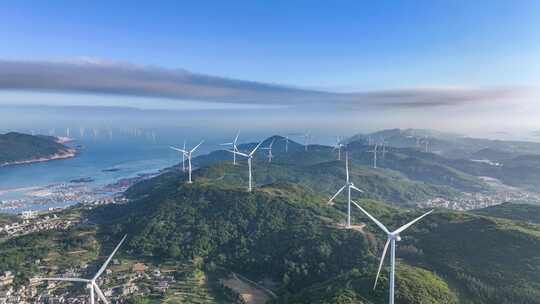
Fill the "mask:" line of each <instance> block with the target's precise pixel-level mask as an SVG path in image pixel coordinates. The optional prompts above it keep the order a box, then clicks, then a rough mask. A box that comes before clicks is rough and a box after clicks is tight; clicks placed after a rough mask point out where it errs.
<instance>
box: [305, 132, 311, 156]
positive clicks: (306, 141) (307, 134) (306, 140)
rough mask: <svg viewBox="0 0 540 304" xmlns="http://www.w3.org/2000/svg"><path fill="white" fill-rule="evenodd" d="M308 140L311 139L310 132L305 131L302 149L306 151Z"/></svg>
mask: <svg viewBox="0 0 540 304" xmlns="http://www.w3.org/2000/svg"><path fill="white" fill-rule="evenodd" d="M310 140H311V132H310V131H307V132H306V134H304V149H305V150H306V151H307V150H308V146H309V141H310Z"/></svg>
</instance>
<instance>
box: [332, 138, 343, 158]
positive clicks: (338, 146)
mask: <svg viewBox="0 0 540 304" xmlns="http://www.w3.org/2000/svg"><path fill="white" fill-rule="evenodd" d="M344 146H345V145H343V144H342V143H341V136H338V137H337V138H336V144H335V146H334V148H333V149H332V151H335V150H337V151H338V156H337V159H338V160H341V148H343V147H344Z"/></svg>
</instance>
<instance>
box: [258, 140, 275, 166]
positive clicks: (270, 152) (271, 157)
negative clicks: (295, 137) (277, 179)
mask: <svg viewBox="0 0 540 304" xmlns="http://www.w3.org/2000/svg"><path fill="white" fill-rule="evenodd" d="M275 140H276V139H275V138H273V139H272V141H271V142H270V145H268V147H265V148H261V149H263V150H268V155H267V156H268V162H269V163H271V162H272V159H273V158H274V154H272V146H273V145H274V141H275Z"/></svg>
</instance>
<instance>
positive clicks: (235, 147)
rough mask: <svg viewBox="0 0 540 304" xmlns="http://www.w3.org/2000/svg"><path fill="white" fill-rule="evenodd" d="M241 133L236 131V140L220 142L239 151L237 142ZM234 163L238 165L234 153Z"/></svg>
mask: <svg viewBox="0 0 540 304" xmlns="http://www.w3.org/2000/svg"><path fill="white" fill-rule="evenodd" d="M239 135H240V131H238V132H236V136H235V137H234V140H233V141H232V142H228V143H223V144H220V146H232V150H233V151H236V152H238V147H237V146H236V142H237V141H238V136H239ZM233 165H236V154H234V153H233Z"/></svg>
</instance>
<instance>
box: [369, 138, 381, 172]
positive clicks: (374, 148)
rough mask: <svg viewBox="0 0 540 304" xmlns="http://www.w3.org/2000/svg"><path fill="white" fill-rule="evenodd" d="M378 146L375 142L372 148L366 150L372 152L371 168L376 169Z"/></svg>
mask: <svg viewBox="0 0 540 304" xmlns="http://www.w3.org/2000/svg"><path fill="white" fill-rule="evenodd" d="M378 147H379V144H378V143H375V146H373V150H370V151H368V153H373V168H375V169H377V148H378Z"/></svg>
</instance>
